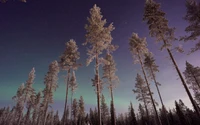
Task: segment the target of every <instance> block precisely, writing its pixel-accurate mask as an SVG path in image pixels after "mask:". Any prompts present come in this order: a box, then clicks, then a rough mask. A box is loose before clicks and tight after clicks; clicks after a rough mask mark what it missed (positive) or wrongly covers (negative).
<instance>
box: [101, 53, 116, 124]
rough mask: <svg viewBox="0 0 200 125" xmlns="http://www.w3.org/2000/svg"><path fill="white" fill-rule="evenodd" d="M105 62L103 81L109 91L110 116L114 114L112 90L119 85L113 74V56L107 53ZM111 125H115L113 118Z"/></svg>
mask: <svg viewBox="0 0 200 125" xmlns="http://www.w3.org/2000/svg"><path fill="white" fill-rule="evenodd" d="M105 60H106V61H107V62H106V63H105V64H104V65H103V79H105V80H106V81H105V83H107V84H108V88H109V90H110V96H111V103H112V105H111V106H112V107H110V108H112V110H111V111H113V112H112V113H111V114H113V115H114V114H115V113H114V109H115V107H114V97H113V88H115V87H116V84H117V83H119V78H118V76H116V74H115V72H116V64H115V61H114V59H113V56H112V55H111V54H109V53H107V54H106V57H105ZM111 124H112V125H116V120H115V116H111Z"/></svg>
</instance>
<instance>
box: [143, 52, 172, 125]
mask: <svg viewBox="0 0 200 125" xmlns="http://www.w3.org/2000/svg"><path fill="white" fill-rule="evenodd" d="M144 56H145V58H144V67H145V69H146V71H147V74H148V75H149V77H150V79H152V80H153V81H154V83H155V86H156V89H157V92H158V95H159V98H160V102H161V105H162V111H164V112H163V113H164V115H165V118H166V121H167V123H168V125H169V120H168V118H167V113H166V110H165V106H164V103H163V100H162V96H161V93H160V90H159V87H158V86H160V85H161V84H160V83H159V82H157V80H156V72H159V69H158V65H156V63H155V59H154V57H153V54H152V53H148V54H145V55H144Z"/></svg>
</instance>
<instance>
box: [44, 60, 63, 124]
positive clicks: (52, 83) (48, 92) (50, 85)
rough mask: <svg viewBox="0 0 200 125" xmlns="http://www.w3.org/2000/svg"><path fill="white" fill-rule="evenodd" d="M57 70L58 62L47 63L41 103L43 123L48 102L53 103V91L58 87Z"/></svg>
mask: <svg viewBox="0 0 200 125" xmlns="http://www.w3.org/2000/svg"><path fill="white" fill-rule="evenodd" d="M58 72H59V66H58V62H57V61H53V62H52V63H51V64H50V65H49V71H48V72H47V74H46V75H45V79H44V84H45V89H44V90H43V95H44V97H43V102H42V105H41V106H42V107H43V113H44V114H43V116H44V121H43V125H45V124H46V119H47V112H48V107H49V104H50V103H53V92H54V91H56V88H57V87H58V84H57V81H58Z"/></svg>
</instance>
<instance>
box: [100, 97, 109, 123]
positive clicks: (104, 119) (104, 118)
mask: <svg viewBox="0 0 200 125" xmlns="http://www.w3.org/2000/svg"><path fill="white" fill-rule="evenodd" d="M108 116H109V110H108V106H107V104H106V100H105V97H104V95H103V94H102V96H101V119H102V124H103V125H105V124H106V122H107V120H108V119H107V118H108Z"/></svg>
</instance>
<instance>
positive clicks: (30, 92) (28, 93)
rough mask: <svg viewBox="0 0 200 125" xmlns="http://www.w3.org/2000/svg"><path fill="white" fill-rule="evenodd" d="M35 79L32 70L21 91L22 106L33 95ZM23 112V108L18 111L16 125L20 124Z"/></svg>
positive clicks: (33, 70)
mask: <svg viewBox="0 0 200 125" xmlns="http://www.w3.org/2000/svg"><path fill="white" fill-rule="evenodd" d="M34 79H35V69H34V68H33V69H32V70H31V72H30V73H29V76H28V80H27V81H26V84H25V87H24V90H23V96H24V97H23V105H26V104H27V102H28V101H31V95H34V89H33V87H32V85H33V83H34ZM23 111H24V106H23V108H22V110H21V111H20V112H21V113H20V116H19V119H18V122H17V124H18V125H20V124H21V118H22V117H23Z"/></svg>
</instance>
